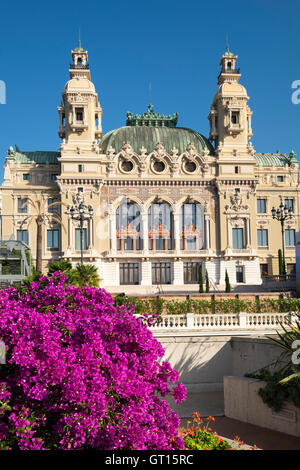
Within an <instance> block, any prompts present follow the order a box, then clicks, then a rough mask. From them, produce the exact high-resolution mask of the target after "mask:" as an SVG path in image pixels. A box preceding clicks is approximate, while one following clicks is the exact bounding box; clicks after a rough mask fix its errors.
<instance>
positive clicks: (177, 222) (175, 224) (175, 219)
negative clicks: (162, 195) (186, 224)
mask: <svg viewBox="0 0 300 470" xmlns="http://www.w3.org/2000/svg"><path fill="white" fill-rule="evenodd" d="M172 209H173V211H172V212H173V237H174V249H175V251H179V250H180V227H179V225H180V209H179V207H178V206H177V204H174V206H173V208H172Z"/></svg>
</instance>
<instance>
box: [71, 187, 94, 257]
mask: <svg viewBox="0 0 300 470" xmlns="http://www.w3.org/2000/svg"><path fill="white" fill-rule="evenodd" d="M77 196H79V194H78V195H77ZM93 213H94V211H93V208H92V206H86V205H85V204H84V203H83V201H80V202H79V204H78V206H71V207H70V214H71V218H72V220H78V221H79V229H80V259H81V264H83V224H84V221H85V220H89V219H92V218H93ZM75 214H78V215H77V216H75Z"/></svg>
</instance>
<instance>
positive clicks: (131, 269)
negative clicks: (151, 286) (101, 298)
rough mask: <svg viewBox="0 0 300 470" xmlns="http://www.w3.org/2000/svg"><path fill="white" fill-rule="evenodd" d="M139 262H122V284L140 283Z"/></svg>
mask: <svg viewBox="0 0 300 470" xmlns="http://www.w3.org/2000/svg"><path fill="white" fill-rule="evenodd" d="M139 282H140V281H139V264H138V263H120V284H121V285H126V284H128V285H130V284H135V285H137V284H139Z"/></svg>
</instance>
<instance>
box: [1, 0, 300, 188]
mask: <svg viewBox="0 0 300 470" xmlns="http://www.w3.org/2000/svg"><path fill="white" fill-rule="evenodd" d="M299 23H300V2H297V1H289V0H286V1H285V2H279V1H274V0H273V1H271V0H260V1H258V0H244V1H241V0H240V1H237V0H227V1H226V2H224V1H221V0H214V2H201V1H199V0H185V1H183V0H147V1H144V0H139V1H137V0H129V1H121V0H115V1H110V2H108V1H99V0H98V1H91V0H85V1H84V2H83V1H77V0H73V1H72V2H70V1H64V2H61V1H57V0H52V1H51V2H47V3H45V2H41V1H38V2H37V1H30V0H29V1H27V2H23V1H22V2H21V1H15V2H2V4H1V16H0V37H1V40H0V58H1V63H0V80H3V81H5V83H6V90H7V96H6V104H5V105H0V124H1V130H0V136H1V139H0V167H1V169H2V167H3V163H4V158H5V155H6V151H7V149H8V147H9V146H10V145H13V146H14V145H15V144H17V145H18V146H19V147H20V149H21V150H57V149H58V147H59V144H60V139H59V137H58V135H57V127H58V113H57V106H58V105H59V103H60V100H61V92H62V91H63V88H64V84H65V82H66V81H67V80H68V66H69V63H70V62H71V54H70V51H71V49H72V48H74V47H75V46H76V44H77V41H78V30H79V28H80V31H81V39H82V45H83V46H84V47H85V48H86V49H88V52H89V63H90V67H91V73H92V80H93V82H94V84H95V86H96V90H97V92H98V94H99V99H100V103H101V106H102V108H103V121H102V124H103V131H104V132H108V131H109V130H111V129H115V128H117V127H120V126H122V125H125V118H126V112H127V111H131V112H133V113H142V112H144V111H145V110H146V108H147V104H148V103H149V101H150V94H149V83H151V97H152V98H151V100H152V102H153V104H154V108H155V110H156V111H158V112H160V113H162V114H171V113H172V114H173V113H174V112H175V111H177V112H178V114H179V120H178V125H179V126H183V127H190V128H192V129H195V130H197V131H198V132H200V133H202V134H204V135H206V136H207V135H208V119H207V116H208V113H209V108H210V104H211V101H212V99H213V96H214V94H215V92H216V90H217V85H216V81H217V76H218V74H219V61H220V57H221V55H222V53H223V52H224V51H225V46H226V35H228V39H229V45H230V49H231V50H232V51H233V52H234V53H236V54H237V55H238V66H239V67H240V68H241V73H242V78H241V83H242V84H243V85H244V86H245V87H246V88H247V91H248V95H249V97H250V101H249V106H250V107H251V109H252V110H253V118H252V127H253V132H254V136H253V138H252V143H253V145H254V147H255V149H256V151H257V152H275V151H277V150H278V149H279V150H280V151H281V152H284V153H289V152H290V150H292V149H293V150H294V151H295V152H296V153H297V155H298V157H299V156H300V132H299V130H300V104H298V105H295V104H293V103H292V101H291V95H292V92H293V90H292V88H291V84H292V82H293V81H294V80H300V48H299V31H300V29H299ZM2 174H3V172H2V170H1V173H0V177H1V180H2Z"/></svg>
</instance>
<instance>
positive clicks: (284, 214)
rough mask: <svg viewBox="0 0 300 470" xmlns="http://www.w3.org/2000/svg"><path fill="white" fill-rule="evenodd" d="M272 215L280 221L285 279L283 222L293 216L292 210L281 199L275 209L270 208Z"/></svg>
mask: <svg viewBox="0 0 300 470" xmlns="http://www.w3.org/2000/svg"><path fill="white" fill-rule="evenodd" d="M271 212H272V217H273V219H276V220H279V222H280V223H281V237H282V261H283V276H284V279H286V269H285V251H284V223H285V221H286V220H288V219H291V218H292V217H293V210H292V208H291V207H290V208H289V209H288V208H287V207H286V206H284V205H283V203H282V201H281V203H280V206H279V207H278V209H277V210H276V209H275V207H273V208H272V211H271Z"/></svg>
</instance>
